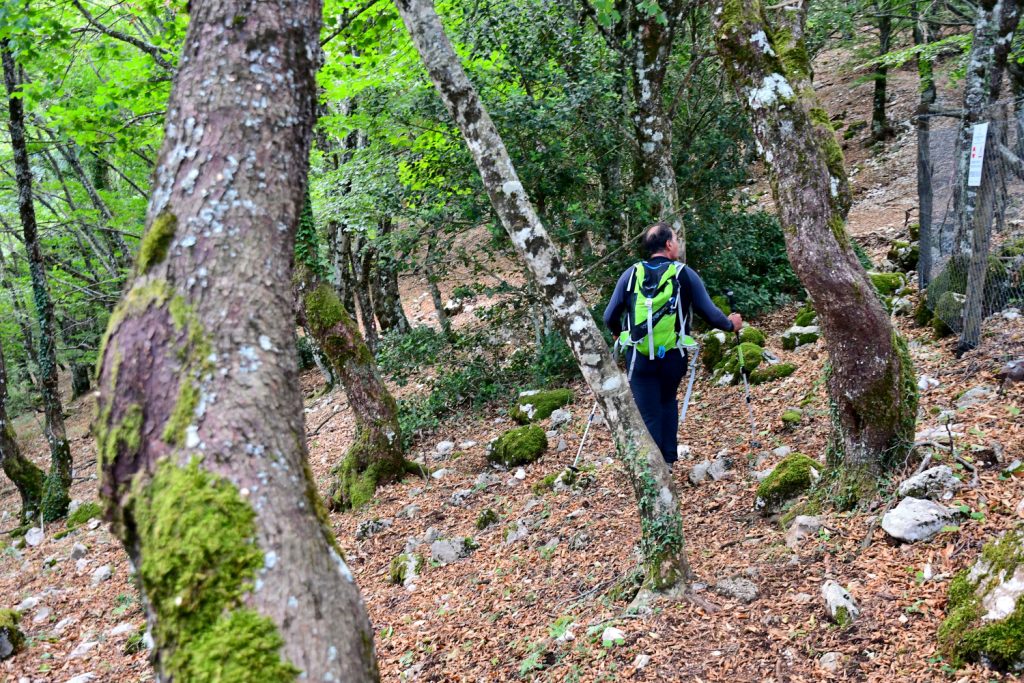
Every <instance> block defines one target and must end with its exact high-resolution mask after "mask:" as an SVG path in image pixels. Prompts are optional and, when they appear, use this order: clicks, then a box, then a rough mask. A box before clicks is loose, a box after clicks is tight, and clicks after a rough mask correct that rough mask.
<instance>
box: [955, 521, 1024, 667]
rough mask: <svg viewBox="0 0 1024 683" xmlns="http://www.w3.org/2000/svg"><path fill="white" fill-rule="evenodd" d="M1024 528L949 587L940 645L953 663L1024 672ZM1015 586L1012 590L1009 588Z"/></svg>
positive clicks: (996, 543)
mask: <svg viewBox="0 0 1024 683" xmlns="http://www.w3.org/2000/svg"><path fill="white" fill-rule="evenodd" d="M1021 581H1024V526H1018V527H1016V528H1015V529H1011V530H1009V531H1007V532H1006V533H1005V534H1003V535H1002V536H1001V537H1000V538H998V539H995V540H993V541H990V542H989V543H988V544H986V545H985V547H984V548H983V549H982V551H981V557H979V558H978V560H977V562H975V564H974V566H973V567H971V568H970V569H965V570H963V571H961V572H960V573H959V574H957V576H956V577H955V578H954V579H953V581H952V582H950V584H949V602H948V604H947V605H946V615H947V616H946V620H945V621H943V622H942V625H941V626H940V627H939V634H938V636H939V644H940V646H941V647H942V649H943V650H944V651H945V653H946V654H947V655H948V656H949V657H950V659H951V660H952V663H953V664H954V665H956V666H960V665H962V664H964V663H966V662H981V663H983V664H986V665H988V666H990V667H992V668H994V669H998V670H1000V671H1013V672H1020V671H1024V595H1021V593H1020V590H1019V588H1017V589H1012V585H1013V584H1014V583H1016V584H1017V585H1019V584H1020V582H1021ZM1008 584H1009V586H1008Z"/></svg>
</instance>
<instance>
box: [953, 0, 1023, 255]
mask: <svg viewBox="0 0 1024 683" xmlns="http://www.w3.org/2000/svg"><path fill="white" fill-rule="evenodd" d="M977 11H978V14H977V17H976V19H975V22H974V40H973V42H972V43H971V51H970V53H969V54H968V57H967V74H966V76H965V78H964V100H963V112H964V115H963V118H962V119H961V121H960V131H959V139H958V145H957V169H956V183H955V185H954V189H953V208H954V209H955V211H956V217H957V220H956V221H955V229H956V234H955V235H953V236H949V235H946V236H944V237H945V239H944V240H943V244H942V246H943V247H947V245H948V247H949V248H948V249H947V250H945V251H944V252H943V253H949V251H950V249H951V250H952V251H953V252H955V253H969V252H970V249H971V243H972V242H973V241H974V230H973V227H974V225H975V223H974V208H975V205H976V203H977V195H978V191H977V188H973V187H968V186H967V176H968V169H969V167H970V161H971V140H972V137H973V134H974V126H975V124H977V123H980V122H982V121H983V120H985V119H986V118H989V117H991V112H989V105H990V104H991V103H992V102H995V101H996V100H998V99H999V91H1000V89H1001V87H1002V82H1003V71H1004V70H1005V67H1006V58H1007V55H1008V54H1009V51H1010V46H1011V43H1012V41H1013V32H1014V29H1016V28H1017V17H1018V7H1017V3H1016V2H997V0H981V2H979V3H978V5H977ZM992 162H993V159H992V158H991V157H990V158H989V159H988V161H987V163H989V164H990V163H992ZM950 238H952V239H950Z"/></svg>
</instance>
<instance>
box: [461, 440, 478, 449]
mask: <svg viewBox="0 0 1024 683" xmlns="http://www.w3.org/2000/svg"><path fill="white" fill-rule="evenodd" d="M475 445H476V441H463V442H462V443H460V444H459V448H460V449H461V450H464V451H466V450H469V449H470V448H472V447H473V446H475Z"/></svg>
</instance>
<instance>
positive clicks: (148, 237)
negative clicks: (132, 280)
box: [138, 211, 178, 273]
mask: <svg viewBox="0 0 1024 683" xmlns="http://www.w3.org/2000/svg"><path fill="white" fill-rule="evenodd" d="M177 230H178V219H177V218H175V217H174V214H172V213H167V212H166V211H165V212H164V213H161V214H160V215H159V216H157V217H156V219H155V220H154V221H153V224H152V225H151V226H149V230H147V231H146V234H145V236H144V237H143V238H142V245H141V246H140V247H139V258H138V272H139V273H146V272H148V271H149V269H150V268H152V267H153V266H155V265H158V264H160V263H163V261H164V259H166V258H167V250H168V249H170V246H171V242H172V241H173V240H174V233H175V232H177Z"/></svg>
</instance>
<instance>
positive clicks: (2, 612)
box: [0, 609, 25, 661]
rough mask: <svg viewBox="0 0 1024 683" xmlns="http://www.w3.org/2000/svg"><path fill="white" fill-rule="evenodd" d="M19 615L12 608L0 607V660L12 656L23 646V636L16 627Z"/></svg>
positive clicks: (19, 618)
mask: <svg viewBox="0 0 1024 683" xmlns="http://www.w3.org/2000/svg"><path fill="white" fill-rule="evenodd" d="M20 620H21V615H20V614H18V613H17V612H16V611H14V610H13V609H0V661H3V660H5V659H7V658H8V657H13V656H14V655H16V654H18V653H19V652H21V651H22V649H24V647H25V636H24V635H23V634H22V632H21V630H20V629H19V628H18V622H19V621H20Z"/></svg>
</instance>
